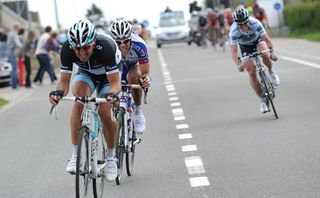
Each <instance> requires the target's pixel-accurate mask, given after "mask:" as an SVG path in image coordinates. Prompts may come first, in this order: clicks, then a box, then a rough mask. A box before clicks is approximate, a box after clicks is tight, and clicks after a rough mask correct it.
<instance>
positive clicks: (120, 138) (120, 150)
mask: <svg viewBox="0 0 320 198" xmlns="http://www.w3.org/2000/svg"><path fill="white" fill-rule="evenodd" d="M124 113H125V110H124V109H123V108H120V111H119V114H118V129H117V147H116V155H117V159H118V163H117V164H118V176H117V178H116V183H117V185H120V182H121V179H122V170H123V155H124V152H125V149H124V132H125V131H124V130H125V129H124V127H123V126H124V122H125V120H124Z"/></svg>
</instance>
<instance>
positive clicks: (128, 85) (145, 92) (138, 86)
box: [121, 83, 149, 104]
mask: <svg viewBox="0 0 320 198" xmlns="http://www.w3.org/2000/svg"><path fill="white" fill-rule="evenodd" d="M121 86H122V87H129V88H131V89H142V90H143V92H144V99H143V100H144V101H143V102H144V104H147V103H148V100H147V95H148V90H149V89H148V88H142V87H141V86H140V85H139V84H127V83H121Z"/></svg>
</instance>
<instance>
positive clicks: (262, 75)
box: [241, 49, 278, 119]
mask: <svg viewBox="0 0 320 198" xmlns="http://www.w3.org/2000/svg"><path fill="white" fill-rule="evenodd" d="M268 52H272V51H271V50H270V49H266V50H263V51H260V52H253V53H251V54H249V55H248V56H245V57H242V58H241V61H245V60H248V59H253V60H254V64H255V66H256V70H257V73H258V76H259V80H260V86H261V90H262V94H263V95H264V96H265V97H266V98H267V100H268V102H270V103H271V106H272V109H273V112H274V115H275V117H276V119H278V114H277V112H276V109H275V106H274V104H273V101H272V100H273V98H274V97H275V88H274V86H273V84H272V83H271V81H270V78H269V76H268V75H267V74H266V68H265V67H264V66H263V65H262V64H261V61H260V59H259V56H260V55H262V54H264V53H268ZM269 111H270V109H269Z"/></svg>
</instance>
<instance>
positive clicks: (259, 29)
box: [256, 20, 267, 36]
mask: <svg viewBox="0 0 320 198" xmlns="http://www.w3.org/2000/svg"><path fill="white" fill-rule="evenodd" d="M256 28H257V32H258V34H259V36H263V35H264V34H266V33H267V32H266V30H265V29H264V27H263V25H262V23H261V22H260V21H259V20H256Z"/></svg>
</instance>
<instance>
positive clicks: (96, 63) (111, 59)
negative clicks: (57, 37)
mask: <svg viewBox="0 0 320 198" xmlns="http://www.w3.org/2000/svg"><path fill="white" fill-rule="evenodd" d="M60 59H61V66H60V70H61V72H67V73H71V72H72V66H73V63H75V64H76V65H77V66H78V67H79V68H81V69H82V70H85V71H87V72H89V73H92V74H95V75H100V74H110V73H114V72H118V71H119V68H118V64H119V62H120V60H121V52H120V50H119V49H118V46H117V44H116V42H115V41H114V40H113V39H112V38H111V37H110V36H109V35H101V34H97V38H96V45H95V47H94V49H93V53H92V55H91V57H90V58H89V60H88V62H86V63H83V62H81V61H80V59H79V58H78V57H77V56H76V54H75V52H74V50H73V49H72V48H71V47H70V45H69V43H68V41H66V42H65V43H64V44H63V46H62V49H61V53H60Z"/></svg>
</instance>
